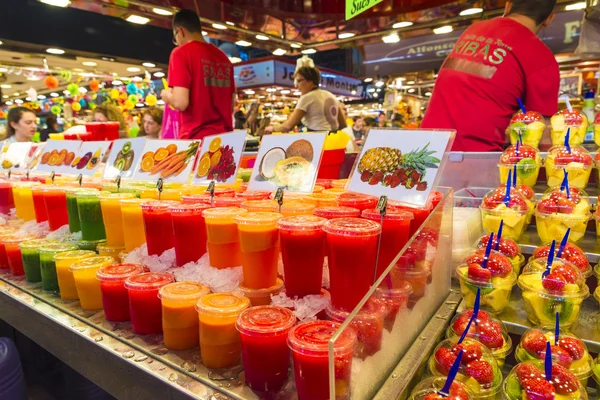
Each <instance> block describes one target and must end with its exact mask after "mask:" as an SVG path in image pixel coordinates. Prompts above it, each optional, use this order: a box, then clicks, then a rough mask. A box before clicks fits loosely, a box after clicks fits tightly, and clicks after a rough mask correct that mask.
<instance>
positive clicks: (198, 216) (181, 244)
mask: <svg viewBox="0 0 600 400" xmlns="http://www.w3.org/2000/svg"><path fill="white" fill-rule="evenodd" d="M209 208H210V205H208V204H201V203H200V204H178V205H174V206H171V207H170V211H171V220H172V221H173V235H174V237H173V242H174V245H175V259H176V262H177V265H178V266H180V267H181V266H183V265H185V264H187V263H189V262H194V261H198V260H199V259H200V258H201V257H202V256H203V255H204V254H205V253H206V224H205V223H204V217H203V216H202V212H203V211H204V210H206V209H209Z"/></svg>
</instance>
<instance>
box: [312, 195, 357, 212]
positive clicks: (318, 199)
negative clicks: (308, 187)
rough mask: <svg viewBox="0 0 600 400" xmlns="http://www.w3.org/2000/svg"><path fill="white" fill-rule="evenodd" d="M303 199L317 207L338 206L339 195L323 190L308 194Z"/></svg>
mask: <svg viewBox="0 0 600 400" xmlns="http://www.w3.org/2000/svg"><path fill="white" fill-rule="evenodd" d="M303 201H304V202H305V203H310V204H314V205H315V207H317V208H322V207H336V206H337V205H338V201H337V197H335V196H332V195H331V194H328V193H325V190H323V191H322V192H320V193H313V194H310V195H308V196H306V198H305V199H304V200H303ZM359 212H360V210H359Z"/></svg>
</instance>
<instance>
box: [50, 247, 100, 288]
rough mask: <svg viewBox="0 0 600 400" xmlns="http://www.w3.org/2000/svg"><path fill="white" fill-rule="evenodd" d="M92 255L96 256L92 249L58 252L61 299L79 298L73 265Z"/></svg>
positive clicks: (56, 261)
mask: <svg viewBox="0 0 600 400" xmlns="http://www.w3.org/2000/svg"><path fill="white" fill-rule="evenodd" d="M90 257H96V252H95V251H92V250H72V251H67V252H65V253H58V254H57V255H55V256H54V263H55V265H56V277H57V278H58V289H59V290H60V298H61V299H63V300H78V299H79V295H78V294H77V287H76V286H75V278H73V272H71V265H73V264H74V263H76V262H79V261H81V260H84V259H86V258H90Z"/></svg>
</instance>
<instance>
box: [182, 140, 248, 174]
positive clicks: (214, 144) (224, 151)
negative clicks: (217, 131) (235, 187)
mask: <svg viewBox="0 0 600 400" xmlns="http://www.w3.org/2000/svg"><path fill="white" fill-rule="evenodd" d="M245 143H246V131H243V130H238V131H234V132H231V133H224V134H221V135H213V136H206V137H205V138H204V139H203V140H202V148H201V149H200V153H199V157H200V158H199V159H198V165H197V166H196V171H195V173H194V178H193V181H192V183H194V184H206V183H209V182H211V181H215V183H216V184H219V183H227V184H230V183H234V182H235V178H236V171H237V169H238V166H239V164H240V160H241V158H242V152H243V151H244V145H245Z"/></svg>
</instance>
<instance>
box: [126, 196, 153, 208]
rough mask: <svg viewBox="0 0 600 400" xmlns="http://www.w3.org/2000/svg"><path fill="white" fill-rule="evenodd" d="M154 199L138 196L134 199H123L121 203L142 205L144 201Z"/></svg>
mask: <svg viewBox="0 0 600 400" xmlns="http://www.w3.org/2000/svg"><path fill="white" fill-rule="evenodd" d="M150 201H152V200H151V199H138V198H137V197H135V198H133V199H122V200H121V201H120V203H121V205H125V206H140V207H141V205H142V204H144V203H148V202H150Z"/></svg>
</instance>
